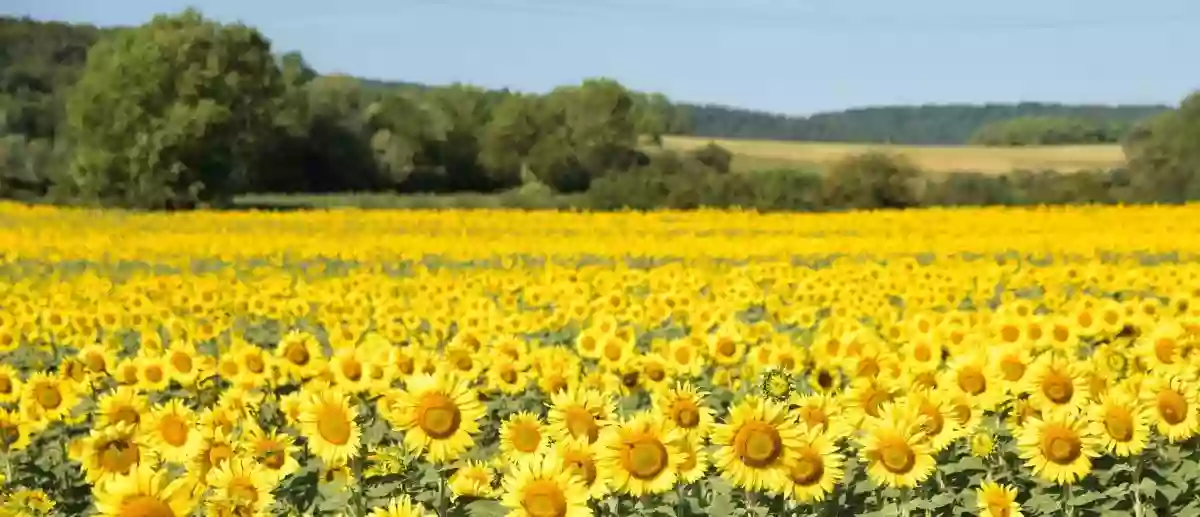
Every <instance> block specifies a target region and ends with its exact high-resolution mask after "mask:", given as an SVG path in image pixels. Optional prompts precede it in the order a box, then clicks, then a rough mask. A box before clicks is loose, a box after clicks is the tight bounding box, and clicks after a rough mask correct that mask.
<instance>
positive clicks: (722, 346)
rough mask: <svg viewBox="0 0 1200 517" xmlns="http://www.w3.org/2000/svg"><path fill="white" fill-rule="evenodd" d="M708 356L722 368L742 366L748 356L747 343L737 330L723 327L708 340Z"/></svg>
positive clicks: (727, 326) (726, 326)
mask: <svg viewBox="0 0 1200 517" xmlns="http://www.w3.org/2000/svg"><path fill="white" fill-rule="evenodd" d="M708 355H709V357H711V358H712V359H713V361H714V362H715V363H716V364H718V365H720V366H731V365H736V364H741V361H742V357H744V356H745V355H746V343H745V341H743V340H742V337H741V336H740V335H739V334H738V332H737V330H736V329H734V328H733V327H732V326H729V325H722V326H721V328H719V329H717V332H716V333H715V334H713V335H712V336H710V337H709V339H708Z"/></svg>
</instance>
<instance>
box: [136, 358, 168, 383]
mask: <svg viewBox="0 0 1200 517" xmlns="http://www.w3.org/2000/svg"><path fill="white" fill-rule="evenodd" d="M135 364H137V367H138V382H137V387H138V389H139V390H141V391H150V392H157V391H162V390H165V389H167V387H169V386H170V384H171V375H170V372H169V371H168V370H167V362H166V360H165V359H164V358H163V357H161V356H153V355H149V354H147V353H142V354H141V355H139V356H138V357H137V359H135Z"/></svg>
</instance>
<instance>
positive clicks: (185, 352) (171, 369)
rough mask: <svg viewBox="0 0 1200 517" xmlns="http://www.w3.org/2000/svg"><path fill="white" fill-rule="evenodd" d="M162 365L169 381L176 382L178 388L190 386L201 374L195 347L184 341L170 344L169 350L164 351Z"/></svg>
mask: <svg viewBox="0 0 1200 517" xmlns="http://www.w3.org/2000/svg"><path fill="white" fill-rule="evenodd" d="M164 363H165V364H166V367H167V374H168V375H169V376H170V377H171V380H174V381H175V382H178V383H179V385H180V386H184V387H190V386H192V385H193V384H195V383H196V378H197V377H199V375H200V373H201V371H200V366H201V362H200V361H199V359H198V353H197V352H196V347H195V346H193V345H192V344H190V343H187V342H184V341H178V340H177V341H175V342H173V343H171V346H170V348H168V349H167V350H166V353H165V359H164Z"/></svg>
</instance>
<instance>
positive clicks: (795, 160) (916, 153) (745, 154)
mask: <svg viewBox="0 0 1200 517" xmlns="http://www.w3.org/2000/svg"><path fill="white" fill-rule="evenodd" d="M709 142H715V143H716V144H717V145H720V146H722V147H724V148H726V149H728V150H729V151H730V152H732V153H733V154H734V161H733V167H734V169H736V170H739V171H754V170H763V169H774V168H798V167H801V168H803V167H815V168H820V167H824V166H828V165H829V164H832V163H834V162H836V161H838V160H840V159H842V158H845V157H847V156H853V155H858V154H863V153H866V152H870V151H882V152H886V153H894V154H899V155H903V156H906V157H908V158H909V159H911V160H912V161H913V162H914V163H915V164H917V166H919V167H921V168H922V169H924V170H927V171H930V172H959V171H974V172H981V173H989V174H1001V173H1006V172H1011V171H1013V170H1018V169H1024V170H1034V171H1041V170H1056V171H1059V172H1073V171H1078V170H1085V169H1106V168H1113V167H1118V166H1120V165H1122V164H1123V163H1125V153H1124V151H1122V150H1121V146H1119V145H1062V146H1042V147H986V146H974V145H959V146H915V145H914V146H909V145H887V144H843V143H826V142H784V141H774V140H736V139H711V138H703V137H687V136H668V137H664V139H663V147H664V148H666V149H675V150H680V151H687V150H691V149H695V148H698V147H703V146H705V145H707V144H708V143H709Z"/></svg>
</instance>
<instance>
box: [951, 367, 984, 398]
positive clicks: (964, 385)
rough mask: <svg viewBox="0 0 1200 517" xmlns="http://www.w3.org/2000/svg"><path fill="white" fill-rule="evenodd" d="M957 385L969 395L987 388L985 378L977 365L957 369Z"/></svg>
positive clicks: (976, 393)
mask: <svg viewBox="0 0 1200 517" xmlns="http://www.w3.org/2000/svg"><path fill="white" fill-rule="evenodd" d="M958 387H959V388H960V389H962V390H963V391H964V392H966V393H970V394H971V395H978V394H980V393H983V392H984V391H986V390H987V379H986V378H984V376H983V372H981V371H979V368H977V367H966V368H963V369H961V370H959V371H958Z"/></svg>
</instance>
